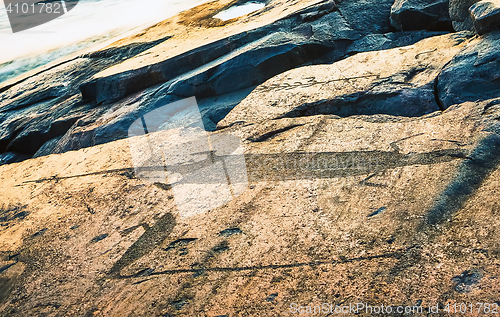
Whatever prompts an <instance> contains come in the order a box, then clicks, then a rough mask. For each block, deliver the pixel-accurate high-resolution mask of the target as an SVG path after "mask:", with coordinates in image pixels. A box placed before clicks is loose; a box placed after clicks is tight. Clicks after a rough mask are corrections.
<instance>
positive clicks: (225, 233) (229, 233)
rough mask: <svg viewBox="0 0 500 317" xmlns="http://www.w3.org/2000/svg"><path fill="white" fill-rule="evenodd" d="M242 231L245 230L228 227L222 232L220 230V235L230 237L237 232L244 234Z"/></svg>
mask: <svg viewBox="0 0 500 317" xmlns="http://www.w3.org/2000/svg"><path fill="white" fill-rule="evenodd" d="M242 233H243V231H241V229H240V228H228V229H224V230H222V231H221V232H219V236H222V237H230V236H233V235H235V234H242Z"/></svg>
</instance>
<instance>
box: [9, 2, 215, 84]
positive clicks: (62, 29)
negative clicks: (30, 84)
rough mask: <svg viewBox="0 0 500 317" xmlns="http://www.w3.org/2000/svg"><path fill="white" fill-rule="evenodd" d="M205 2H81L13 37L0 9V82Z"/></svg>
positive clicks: (13, 34) (14, 34)
mask: <svg viewBox="0 0 500 317" xmlns="http://www.w3.org/2000/svg"><path fill="white" fill-rule="evenodd" d="M206 1H207V0H182V1H181V0H148V1H144V0H81V1H80V2H79V3H78V5H77V6H76V7H75V8H74V9H73V10H71V11H69V12H68V13H67V14H65V15H63V16H61V17H59V18H57V19H55V20H53V21H50V22H48V23H45V24H42V25H40V26H38V27H35V28H32V29H28V30H25V31H22V32H18V33H12V31H11V29H10V25H9V20H8V17H7V12H6V10H5V7H4V6H2V5H0V43H1V45H0V82H2V81H5V80H7V79H9V78H12V77H14V76H17V75H19V74H20V73H22V72H24V71H28V70H30V69H33V68H35V67H38V66H40V65H43V64H46V63H48V62H51V61H54V60H56V59H58V58H60V57H63V56H65V55H68V54H71V53H73V52H76V51H79V50H81V49H84V48H86V47H90V46H93V45H95V44H98V43H99V42H103V41H105V40H108V39H109V38H110V37H116V36H119V35H120V34H124V33H126V32H128V31H130V30H133V29H135V28H139V27H147V26H148V25H153V24H155V23H157V22H160V21H163V20H165V19H167V18H169V17H171V16H173V15H175V14H177V13H178V12H180V11H182V10H186V9H189V8H191V7H194V6H196V5H198V4H201V3H203V2H206Z"/></svg>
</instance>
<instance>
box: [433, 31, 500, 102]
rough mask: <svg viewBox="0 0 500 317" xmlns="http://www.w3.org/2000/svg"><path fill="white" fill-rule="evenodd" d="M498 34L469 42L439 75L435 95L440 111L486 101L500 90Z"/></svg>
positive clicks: (499, 37)
mask: <svg viewBox="0 0 500 317" xmlns="http://www.w3.org/2000/svg"><path fill="white" fill-rule="evenodd" d="M499 45H500V32H494V33H490V34H487V35H485V36H483V37H481V38H476V39H474V40H472V41H470V42H469V43H467V46H466V47H465V48H464V50H463V51H461V52H460V53H459V54H457V55H456V56H455V57H453V59H452V60H451V61H450V63H448V64H447V65H446V67H444V69H443V71H442V72H441V73H440V74H439V77H438V79H437V82H436V83H437V85H436V94H437V98H438V100H439V102H440V103H441V104H442V108H448V107H450V106H452V105H454V104H459V103H462V102H465V101H480V100H487V99H490V98H494V97H496V96H498V93H499V91H500V54H499V52H498V47H499Z"/></svg>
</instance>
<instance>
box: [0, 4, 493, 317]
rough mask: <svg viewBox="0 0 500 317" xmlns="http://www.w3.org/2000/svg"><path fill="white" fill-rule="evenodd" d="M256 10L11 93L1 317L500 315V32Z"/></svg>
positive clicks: (335, 11)
mask: <svg viewBox="0 0 500 317" xmlns="http://www.w3.org/2000/svg"><path fill="white" fill-rule="evenodd" d="M398 3H399V1H398ZM234 5H235V3H234V2H233V1H229V0H228V1H218V2H216V3H207V4H204V5H202V6H200V7H197V8H194V9H192V10H189V11H186V12H183V13H181V14H180V15H178V16H176V17H174V18H172V19H170V20H168V21H165V22H164V23H161V24H159V25H156V26H155V27H153V28H150V29H147V30H145V31H144V32H142V33H140V34H135V35H133V36H130V37H128V38H126V39H123V40H122V41H120V42H117V43H114V44H113V45H111V46H110V47H107V48H106V49H103V50H99V51H96V52H92V53H89V54H86V55H84V56H80V57H78V58H75V59H73V60H69V61H66V62H65V63H62V64H60V65H57V66H55V67H53V68H51V69H48V70H40V72H39V73H38V74H37V75H33V76H29V77H27V78H20V79H19V80H18V81H16V82H15V83H13V84H12V85H8V86H3V87H2V88H0V91H1V93H0V152H2V153H1V154H0V162H1V163H2V164H3V165H1V166H0V316H17V315H19V316H47V315H55V316H59V315H60V316H101V315H102V316H204V315H206V316H240V315H241V316H286V315H294V314H297V313H298V312H299V310H300V311H305V312H307V310H308V309H309V310H311V311H312V310H313V309H314V307H322V308H324V310H323V312H324V311H325V310H326V309H328V312H327V313H325V314H329V313H332V312H333V313H332V314H335V309H336V307H339V308H340V309H341V310H342V307H348V306H349V305H354V307H356V308H357V307H361V306H358V305H357V304H358V303H360V304H363V306H362V307H363V308H362V309H360V310H357V311H356V310H355V311H354V312H353V314H355V313H358V314H359V315H370V314H371V313H370V312H369V311H368V312H367V311H366V307H367V306H371V307H374V306H378V305H382V304H383V305H384V306H385V307H387V306H391V305H395V306H396V305H397V306H400V305H401V306H405V307H406V306H407V307H410V308H414V309H417V310H416V312H415V311H414V312H415V314H416V315H418V314H433V313H434V312H435V311H436V309H438V310H440V311H441V312H442V309H443V308H442V307H443V306H444V305H445V304H446V303H449V302H450V300H453V301H454V302H457V303H460V302H468V303H488V305H489V306H488V307H494V305H496V304H497V303H498V302H497V301H498V293H499V291H500V284H499V283H498V265H499V263H498V260H497V259H498V255H499V254H500V245H499V243H498V241H499V235H500V232H499V228H500V218H499V217H498V215H499V213H500V205H499V202H498V196H499V191H500V181H499V179H500V168H499V166H500V123H499V122H500V121H499V120H500V96H499V91H500V89H499V87H498V82H499V80H498V79H499V74H500V73H499V70H498V65H499V63H498V56H499V54H498V53H497V52H498V49H497V48H498V41H499V34H498V32H497V31H492V32H487V33H485V34H483V35H481V36H478V35H477V34H474V33H473V32H470V31H464V32H454V33H448V32H445V31H428V30H426V29H425V28H424V29H419V30H414V31H404V32H394V29H392V28H391V6H393V5H394V2H393V1H392V0H390V1H371V0H363V1H342V2H340V1H339V2H332V1H322V2H318V3H316V2H305V1H300V2H298V3H296V2H287V1H277V0H276V1H272V2H269V3H266V7H265V8H263V9H262V10H260V11H255V12H254V13H252V14H249V15H246V16H242V17H240V18H236V19H233V20H227V21H222V20H220V19H214V18H213V16H214V15H216V14H217V13H218V12H221V11H223V10H226V9H228V8H230V7H231V6H234ZM455 5H457V1H450V6H453V8H454V9H456V8H457V7H455ZM462 5H463V4H462ZM464 6H465V5H464ZM469 7H470V5H469ZM469 7H467V10H468V9H469ZM393 8H394V7H393ZM450 9H451V7H450ZM452 18H453V16H452ZM453 19H454V18H453ZM453 21H458V20H453ZM405 22H406V21H405ZM409 22H411V21H409ZM462 22H463V21H462ZM403 29H404V28H403ZM323 304H326V305H325V306H324V305H323ZM300 307H301V308H300ZM483 307H484V305H483ZM294 309H295V310H294ZM337 311H338V309H337ZM351 311H352V310H351Z"/></svg>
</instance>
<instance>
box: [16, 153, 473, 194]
mask: <svg viewBox="0 0 500 317" xmlns="http://www.w3.org/2000/svg"><path fill="white" fill-rule="evenodd" d="M197 154H200V153H197ZM210 154H212V153H210ZM467 155H468V151H467V150H463V149H448V150H437V151H431V152H425V153H415V154H413V153H412V154H401V153H398V152H397V151H394V152H386V151H354V152H296V153H280V154H245V161H246V162H247V174H248V180H249V181H253V182H258V181H280V180H298V179H312V178H338V177H349V176H357V175H367V174H372V173H374V172H382V171H385V170H387V169H391V168H397V167H404V166H413V165H431V164H437V163H445V162H451V161H453V160H456V159H466V158H467ZM212 157H213V158H214V160H215V161H222V160H225V159H227V157H228V156H227V155H221V156H217V155H212V156H211V157H210V158H208V159H207V160H205V161H201V162H197V163H195V164H186V165H183V166H182V167H181V169H182V170H179V168H180V167H179V166H176V169H178V170H179V171H183V172H186V173H188V172H190V171H192V170H194V169H198V168H201V167H204V166H206V165H207V164H213V162H212ZM321 167H325V168H321ZM168 168H169V166H150V167H142V168H141V169H144V170H145V171H164V170H168ZM133 173H134V168H133V167H129V168H119V169H110V170H104V171H96V172H90V173H86V174H79V175H70V176H57V175H54V176H52V177H47V178H40V179H37V180H30V181H25V182H23V183H21V184H18V185H16V186H24V185H27V184H31V183H43V182H49V181H59V180H65V179H71V178H78V177H86V176H94V175H104V174H121V175H124V176H126V177H131V175H133ZM206 182H208V183H209V182H210V178H207V179H206ZM169 185H171V184H169Z"/></svg>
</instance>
